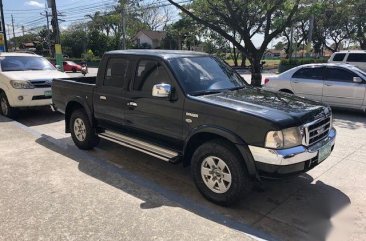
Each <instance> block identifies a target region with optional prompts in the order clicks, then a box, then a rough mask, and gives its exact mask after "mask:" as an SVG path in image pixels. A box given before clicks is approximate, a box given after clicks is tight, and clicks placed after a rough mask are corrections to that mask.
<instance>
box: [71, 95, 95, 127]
mask: <svg viewBox="0 0 366 241" xmlns="http://www.w3.org/2000/svg"><path fill="white" fill-rule="evenodd" d="M83 102H84V101H83V100H82V99H80V98H75V99H72V100H70V101H69V102H68V103H67V105H66V108H65V131H66V133H70V118H71V115H72V113H73V112H74V111H75V110H77V109H82V110H84V111H85V113H86V114H87V116H88V119H89V122H90V124H91V125H92V126H93V125H94V118H93V115H92V112H91V110H90V108H89V107H88V105H87V104H85V103H83Z"/></svg>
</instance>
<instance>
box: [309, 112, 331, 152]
mask: <svg viewBox="0 0 366 241" xmlns="http://www.w3.org/2000/svg"><path fill="white" fill-rule="evenodd" d="M331 121H332V118H331V116H329V117H326V118H323V119H319V120H316V121H314V122H312V123H309V124H308V125H306V126H305V143H306V145H307V146H311V145H313V144H315V143H317V142H318V141H320V140H322V139H324V138H325V137H327V136H328V134H329V130H330V127H331Z"/></svg>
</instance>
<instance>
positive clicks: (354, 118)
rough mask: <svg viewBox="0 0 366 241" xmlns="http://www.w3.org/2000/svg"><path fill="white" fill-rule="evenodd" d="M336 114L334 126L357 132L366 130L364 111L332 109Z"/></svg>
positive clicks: (365, 114)
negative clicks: (362, 129)
mask: <svg viewBox="0 0 366 241" xmlns="http://www.w3.org/2000/svg"><path fill="white" fill-rule="evenodd" d="M332 110H333V114H334V119H335V120H334V126H335V127H336V128H337V127H340V128H346V129H351V130H356V129H360V128H366V113H365V112H363V111H356V110H348V109H341V108H332Z"/></svg>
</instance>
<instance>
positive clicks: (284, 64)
mask: <svg viewBox="0 0 366 241" xmlns="http://www.w3.org/2000/svg"><path fill="white" fill-rule="evenodd" d="M327 61H328V59H325V58H317V59H315V58H301V59H300V58H297V59H294V58H292V59H281V62H280V65H279V66H278V72H280V73H282V72H285V71H286V70H289V69H292V68H294V67H296V66H299V65H303V64H313V63H326V62H327Z"/></svg>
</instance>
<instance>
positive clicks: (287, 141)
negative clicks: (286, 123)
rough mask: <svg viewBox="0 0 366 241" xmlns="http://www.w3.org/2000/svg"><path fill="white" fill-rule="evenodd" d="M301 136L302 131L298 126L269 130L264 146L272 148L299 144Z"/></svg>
mask: <svg viewBox="0 0 366 241" xmlns="http://www.w3.org/2000/svg"><path fill="white" fill-rule="evenodd" d="M302 136H303V133H302V130H301V129H300V128H299V127H292V128H288V129H284V130H281V131H270V132H268V133H267V136H266V143H265V146H266V147H268V148H274V149H281V148H290V147H294V146H299V145H301V144H302Z"/></svg>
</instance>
